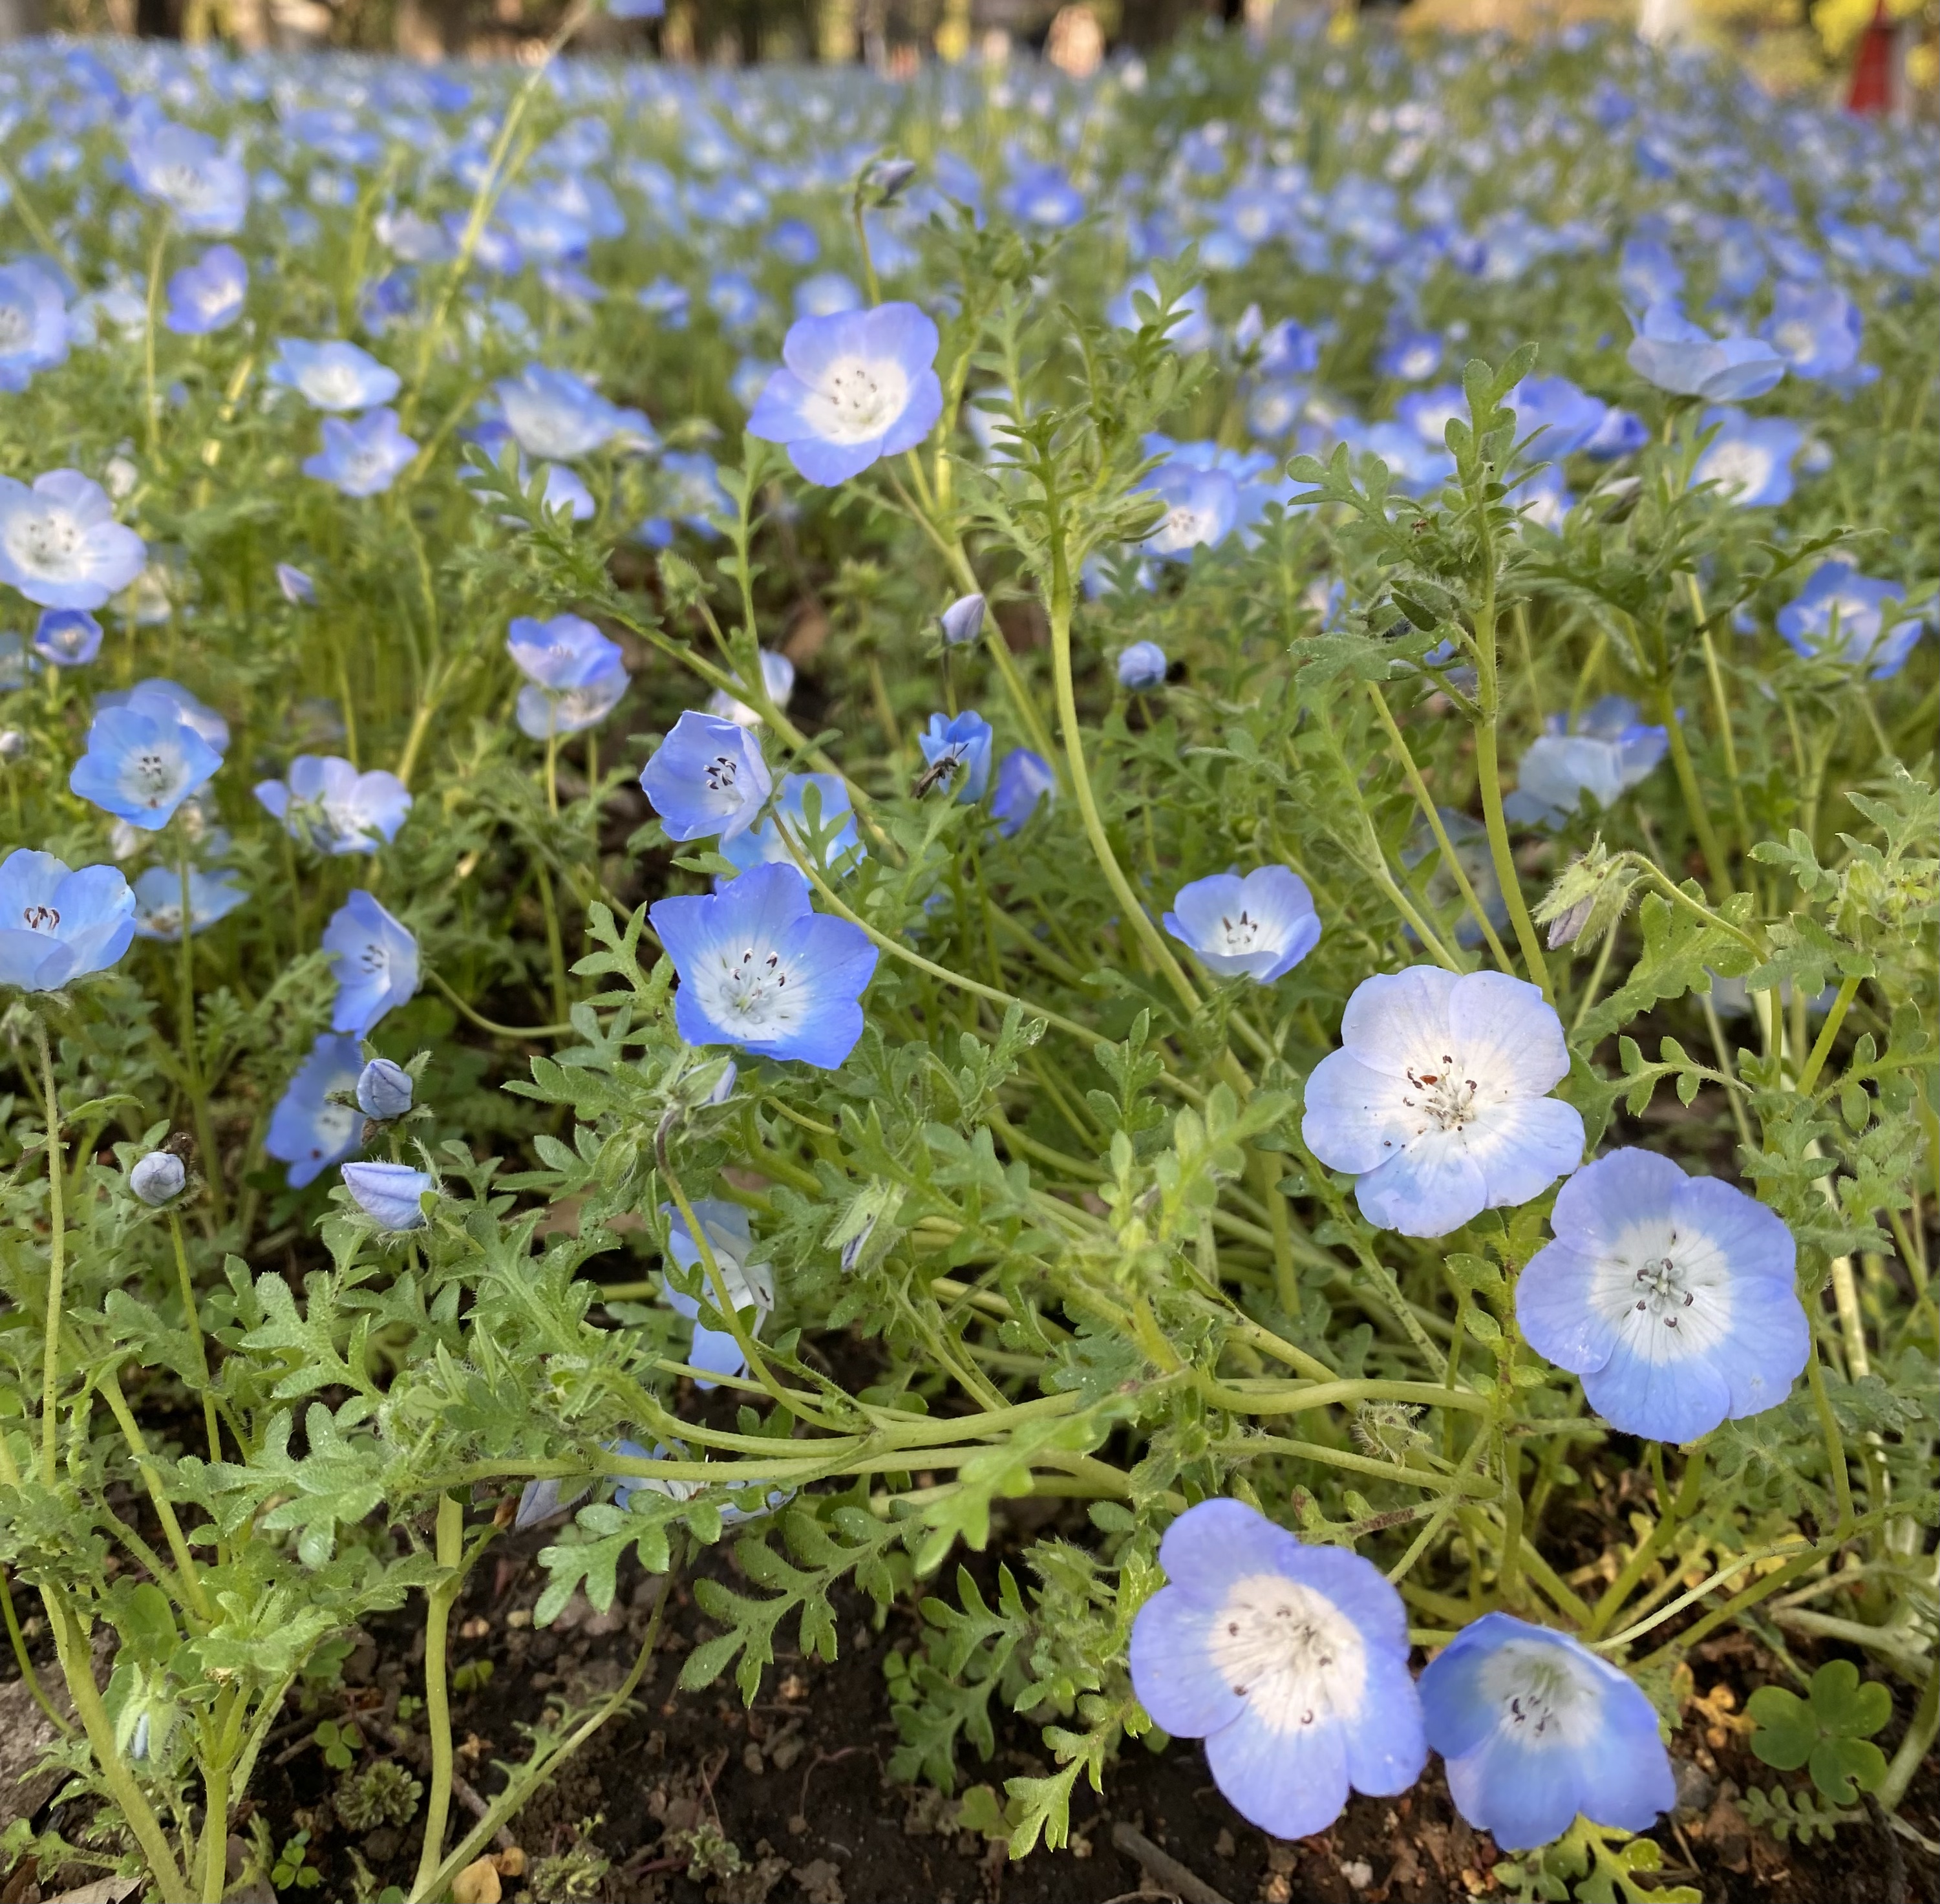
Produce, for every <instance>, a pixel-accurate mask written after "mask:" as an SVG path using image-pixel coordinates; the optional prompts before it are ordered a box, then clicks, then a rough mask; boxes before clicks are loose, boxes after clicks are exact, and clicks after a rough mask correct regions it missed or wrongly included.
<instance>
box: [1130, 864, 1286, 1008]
mask: <svg viewBox="0 0 1940 1904" xmlns="http://www.w3.org/2000/svg"><path fill="white" fill-rule="evenodd" d="M1172 903H1173V911H1170V912H1169V913H1167V914H1166V915H1165V918H1164V922H1163V923H1164V926H1165V929H1166V930H1167V932H1170V934H1171V935H1173V938H1176V939H1177V940H1178V941H1179V942H1180V943H1181V944H1183V945H1189V946H1190V947H1191V948H1192V950H1193V952H1194V955H1195V956H1196V957H1197V959H1198V960H1199V962H1200V964H1201V965H1203V966H1205V968H1206V970H1207V971H1208V972H1212V973H1213V975H1215V976H1216V977H1218V978H1250V979H1252V981H1254V982H1255V984H1260V985H1270V984H1272V983H1273V982H1274V980H1275V979H1277V978H1284V977H1285V976H1286V974H1287V973H1289V972H1291V971H1292V969H1294V967H1295V966H1297V965H1298V964H1299V963H1300V962H1301V960H1302V959H1304V958H1305V957H1307V954H1308V953H1310V952H1311V951H1312V950H1313V948H1314V947H1316V945H1318V944H1319V943H1320V917H1319V914H1317V913H1316V911H1314V909H1313V895H1312V894H1311V893H1309V892H1308V891H1307V882H1306V881H1305V880H1303V879H1301V878H1300V877H1298V875H1297V874H1295V873H1293V872H1292V871H1290V870H1289V868H1286V867H1285V866H1259V867H1255V868H1254V870H1253V871H1252V872H1250V873H1249V874H1247V875H1246V877H1245V878H1244V879H1242V878H1240V876H1239V874H1237V873H1215V874H1213V876H1212V877H1210V878H1209V879H1196V880H1193V881H1192V882H1191V883H1190V884H1189V885H1185V886H1181V887H1180V888H1179V896H1178V897H1177V898H1176V899H1174V900H1173V902H1172Z"/></svg>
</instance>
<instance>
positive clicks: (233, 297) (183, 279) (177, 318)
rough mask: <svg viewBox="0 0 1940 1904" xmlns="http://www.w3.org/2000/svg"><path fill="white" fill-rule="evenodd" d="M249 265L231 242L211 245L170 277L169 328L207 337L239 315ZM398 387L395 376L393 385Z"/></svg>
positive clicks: (179, 333) (247, 285)
mask: <svg viewBox="0 0 1940 1904" xmlns="http://www.w3.org/2000/svg"><path fill="white" fill-rule="evenodd" d="M248 294H249V266H248V265H246V264H244V263H243V261H242V253H241V252H239V251H238V250H237V249H236V248H235V246H233V245H212V246H209V249H208V250H207V251H206V252H203V255H201V257H200V258H197V260H196V261H195V262H194V264H188V265H185V266H184V267H182V269H181V270H179V271H178V272H177V273H175V276H173V277H172V278H171V279H169V311H168V317H167V320H166V321H167V324H168V327H169V329H170V330H171V331H174V332H175V334H176V335H177V336H178V337H207V336H209V334H210V333H211V332H212V331H222V330H227V328H228V327H229V326H230V325H232V324H233V323H234V322H236V319H238V318H239V317H240V316H242V301H243V299H244V298H245V297H247V296H248ZM396 387H397V384H396V380H395V379H393V380H392V389H394V390H395V389H396Z"/></svg>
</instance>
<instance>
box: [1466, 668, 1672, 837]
mask: <svg viewBox="0 0 1940 1904" xmlns="http://www.w3.org/2000/svg"><path fill="white" fill-rule="evenodd" d="M1545 728H1547V731H1546V732H1545V733H1544V734H1542V737H1540V738H1539V739H1538V740H1536V742H1535V743H1533V745H1532V746H1530V749H1529V751H1528V752H1527V753H1526V754H1524V755H1523V757H1522V763H1521V765H1520V766H1519V767H1518V768H1517V770H1516V782H1517V785H1516V790H1515V792H1514V793H1512V794H1511V795H1510V796H1509V797H1508V799H1507V800H1505V801H1504V802H1503V803H1502V810H1503V811H1504V812H1505V813H1507V814H1508V816H1509V818H1510V819H1513V820H1516V821H1518V822H1521V823H1523V824H1524V825H1535V826H1549V827H1556V826H1560V825H1563V823H1564V822H1565V821H1566V820H1568V819H1570V818H1571V817H1572V816H1573V815H1574V814H1575V811H1576V808H1577V803H1578V801H1579V799H1580V798H1581V797H1582V795H1584V794H1586V793H1587V794H1588V795H1589V796H1590V798H1591V800H1592V801H1594V802H1595V804H1596V805H1597V807H1599V808H1602V807H1608V806H1610V805H1612V804H1614V803H1615V801H1616V800H1617V798H1618V796H1619V795H1621V794H1623V793H1625V792H1627V791H1628V790H1629V789H1630V788H1632V787H1633V786H1636V785H1637V784H1638V783H1639V782H1640V781H1641V780H1645V779H1646V778H1648V777H1649V774H1651V772H1652V770H1653V769H1654V768H1655V767H1656V765H1657V764H1658V761H1661V760H1662V759H1663V758H1664V752H1665V750H1666V749H1667V748H1668V747H1669V746H1670V736H1669V735H1668V734H1667V732H1666V731H1665V730H1664V728H1661V727H1653V726H1652V725H1650V724H1649V723H1648V722H1644V721H1641V720H1640V719H1638V718H1637V706H1636V702H1634V701H1633V700H1626V699H1625V698H1624V696H1623V695H1621V694H1606V695H1605V696H1604V697H1603V699H1602V700H1599V701H1597V702H1596V703H1594V705H1593V706H1590V707H1588V708H1587V709H1585V710H1584V712H1583V713H1582V716H1580V717H1579V719H1577V720H1575V722H1569V721H1567V720H1566V719H1565V718H1564V716H1562V715H1560V714H1552V715H1551V716H1550V717H1549V719H1548V721H1547V722H1545Z"/></svg>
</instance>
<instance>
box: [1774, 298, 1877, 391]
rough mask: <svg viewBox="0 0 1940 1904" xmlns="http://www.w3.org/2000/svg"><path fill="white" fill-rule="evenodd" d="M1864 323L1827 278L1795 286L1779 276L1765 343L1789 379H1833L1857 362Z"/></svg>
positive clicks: (1850, 302)
mask: <svg viewBox="0 0 1940 1904" xmlns="http://www.w3.org/2000/svg"><path fill="white" fill-rule="evenodd" d="M1864 331H1865V320H1864V319H1862V317H1861V316H1860V315H1859V307H1858V306H1857V305H1856V304H1854V303H1853V301H1852V299H1851V298H1850V297H1847V295H1846V294H1845V292H1844V291H1841V289H1840V288H1839V287H1838V285H1835V284H1834V283H1832V282H1831V281H1830V280H1829V279H1827V280H1822V281H1821V282H1819V283H1817V284H1801V283H1800V282H1798V279H1795V278H1782V279H1780V281H1779V285H1778V288H1777V291H1775V292H1774V293H1773V295H1772V301H1771V322H1769V323H1768V324H1767V325H1766V326H1765V338H1766V340H1767V341H1768V343H1771V346H1772V347H1773V348H1774V349H1775V350H1777V352H1778V354H1779V355H1780V356H1781V357H1783V359H1785V361H1786V362H1787V363H1788V364H1789V365H1791V366H1792V375H1793V376H1794V377H1810V378H1820V377H1828V378H1837V377H1842V376H1844V374H1845V373H1847V371H1850V370H1851V369H1852V368H1853V365H1855V364H1856V363H1857V362H1859V343H1860V340H1861V338H1862V336H1863V334H1864Z"/></svg>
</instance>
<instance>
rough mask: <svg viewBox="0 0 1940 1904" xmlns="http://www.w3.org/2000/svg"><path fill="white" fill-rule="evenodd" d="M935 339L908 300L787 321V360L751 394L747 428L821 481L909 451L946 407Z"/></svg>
mask: <svg viewBox="0 0 1940 1904" xmlns="http://www.w3.org/2000/svg"><path fill="white" fill-rule="evenodd" d="M937 343H938V337H937V331H936V326H935V325H934V324H933V323H932V322H931V321H930V320H929V318H927V317H926V316H924V315H923V313H922V312H921V311H920V310H918V309H917V307H916V306H915V305H914V304H879V305H877V306H876V307H874V309H873V310H866V311H845V312H843V313H841V314H840V316H834V317H807V318H803V319H801V320H800V321H798V322H796V323H795V324H793V325H790V326H789V334H788V335H787V337H785V339H784V340H783V341H782V365H783V368H782V369H780V370H778V371H776V372H775V374H773V376H772V377H770V378H769V380H768V381H767V385H766V386H765V387H764V389H763V390H762V392H761V396H760V398H758V400H757V401H756V403H755V408H754V413H753V415H752V416H751V417H749V420H748V431H749V435H752V436H758V437H760V438H762V439H763V441H766V442H769V443H780V444H785V445H786V446H787V448H788V453H789V461H790V462H792V463H793V464H794V465H795V468H796V469H797V470H798V471H799V472H800V473H801V474H802V475H803V476H804V477H806V478H807V480H808V481H810V482H811V483H815V484H821V485H822V486H824V487H827V486H828V485H830V484H836V483H840V482H844V481H846V480H847V479H848V478H850V477H851V476H855V475H859V474H861V472H862V471H864V470H865V469H867V468H868V467H869V465H871V463H872V462H875V461H876V459H877V458H878V457H879V456H895V455H896V454H897V453H899V452H900V451H901V450H913V449H914V448H915V447H916V446H917V444H919V443H920V442H921V441H923V438H925V437H926V436H927V435H929V432H930V431H931V429H932V428H933V427H934V426H935V423H936V420H937V418H938V417H940V416H941V414H942V413H943V386H942V385H941V383H938V380H937V376H936V371H935V362H936V350H937Z"/></svg>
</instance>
